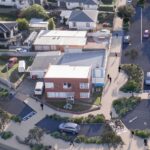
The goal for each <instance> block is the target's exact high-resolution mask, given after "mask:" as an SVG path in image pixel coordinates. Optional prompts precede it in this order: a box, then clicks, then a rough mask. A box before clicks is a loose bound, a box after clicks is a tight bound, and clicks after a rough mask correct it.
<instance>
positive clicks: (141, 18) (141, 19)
mask: <svg viewBox="0 0 150 150" xmlns="http://www.w3.org/2000/svg"><path fill="white" fill-rule="evenodd" d="M142 43H143V8H142V7H141V45H142Z"/></svg>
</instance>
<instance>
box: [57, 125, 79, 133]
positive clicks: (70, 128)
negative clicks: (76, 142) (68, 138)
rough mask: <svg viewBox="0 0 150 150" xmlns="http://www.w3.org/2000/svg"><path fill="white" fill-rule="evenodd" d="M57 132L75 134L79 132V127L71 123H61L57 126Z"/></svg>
mask: <svg viewBox="0 0 150 150" xmlns="http://www.w3.org/2000/svg"><path fill="white" fill-rule="evenodd" d="M59 130H60V131H64V132H71V133H73V134H77V133H79V131H80V125H78V124H76V123H72V122H67V123H61V124H60V125H59Z"/></svg>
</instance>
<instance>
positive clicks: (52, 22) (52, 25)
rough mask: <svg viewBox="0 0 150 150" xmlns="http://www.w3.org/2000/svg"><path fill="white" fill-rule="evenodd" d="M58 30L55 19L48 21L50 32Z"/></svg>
mask: <svg viewBox="0 0 150 150" xmlns="http://www.w3.org/2000/svg"><path fill="white" fill-rule="evenodd" d="M55 28H56V25H55V22H54V19H53V18H50V19H49V20H48V29H49V30H54V29H55Z"/></svg>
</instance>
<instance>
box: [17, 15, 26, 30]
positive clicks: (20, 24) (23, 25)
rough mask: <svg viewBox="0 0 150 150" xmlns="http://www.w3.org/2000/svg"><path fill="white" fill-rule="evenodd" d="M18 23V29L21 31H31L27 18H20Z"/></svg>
mask: <svg viewBox="0 0 150 150" xmlns="http://www.w3.org/2000/svg"><path fill="white" fill-rule="evenodd" d="M16 21H17V22H18V29H19V30H20V31H23V30H28V29H29V23H28V21H27V20H26V19H25V18H18V19H17V20H16Z"/></svg>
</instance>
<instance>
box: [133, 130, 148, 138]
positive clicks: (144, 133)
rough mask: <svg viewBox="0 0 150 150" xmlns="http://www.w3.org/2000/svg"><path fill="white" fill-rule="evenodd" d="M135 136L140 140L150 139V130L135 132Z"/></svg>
mask: <svg viewBox="0 0 150 150" xmlns="http://www.w3.org/2000/svg"><path fill="white" fill-rule="evenodd" d="M134 134H135V135H136V136H138V137H140V138H149V137H150V130H135V131H134Z"/></svg>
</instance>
